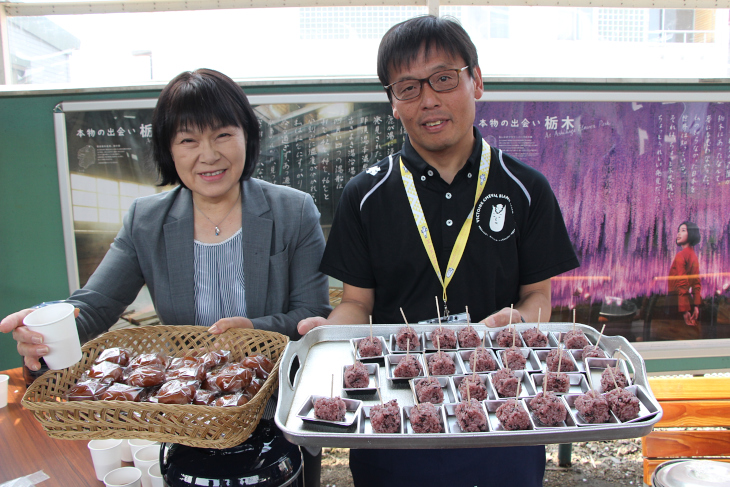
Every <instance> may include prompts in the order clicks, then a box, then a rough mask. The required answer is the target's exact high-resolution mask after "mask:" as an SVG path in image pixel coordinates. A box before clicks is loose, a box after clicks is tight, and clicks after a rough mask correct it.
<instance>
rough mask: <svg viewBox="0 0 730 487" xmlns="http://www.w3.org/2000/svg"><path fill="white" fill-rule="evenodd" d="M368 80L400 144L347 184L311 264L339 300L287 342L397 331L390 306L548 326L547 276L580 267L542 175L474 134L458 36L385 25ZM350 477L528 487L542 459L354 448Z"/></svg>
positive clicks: (476, 85) (415, 315) (470, 89)
mask: <svg viewBox="0 0 730 487" xmlns="http://www.w3.org/2000/svg"><path fill="white" fill-rule="evenodd" d="M378 77H379V78H380V81H381V82H382V83H383V86H384V87H385V89H386V91H387V92H388V97H389V99H390V102H391V105H392V108H393V115H394V116H395V118H397V119H399V120H400V121H401V123H402V124H403V126H404V128H405V129H406V132H407V134H408V137H407V139H406V141H405V143H404V145H403V148H402V150H401V151H400V152H399V153H396V154H394V155H393V156H391V157H388V158H386V159H384V160H382V161H380V162H379V163H378V164H376V165H374V166H372V167H370V168H368V170H367V171H366V172H364V173H361V174H359V175H358V176H357V177H355V178H353V180H352V181H350V182H349V183H348V185H347V186H346V188H345V191H344V192H343V195H342V198H341V200H340V203H339V206H338V209H337V213H336V215H335V220H334V222H333V225H332V232H331V233H330V236H329V240H328V242H327V247H326V249H325V254H324V257H323V260H322V264H321V266H320V270H321V271H322V272H324V273H325V274H329V275H330V276H333V277H335V278H337V279H340V280H342V281H343V283H344V292H343V298H342V303H341V304H340V305H338V306H337V307H336V308H335V309H334V310H333V311H332V313H331V314H330V316H329V318H328V319H326V320H325V319H324V318H309V319H306V320H302V321H301V322H300V323H299V332H300V333H306V332H307V331H308V330H310V329H312V328H313V327H315V326H320V325H326V324H353V323H367V322H368V316H369V315H372V317H373V323H400V322H402V318H401V314H400V308H401V307H402V308H403V310H404V312H405V315H406V317H407V318H408V320H409V321H411V322H416V321H419V320H423V319H428V318H434V317H436V314H437V309H436V306H437V303H436V301H434V296H438V306H439V309H438V312H439V313H441V314H442V316H443V314H444V313H446V312H447V310H448V312H454V313H456V312H463V311H464V310H465V307H466V306H468V307H469V311H470V314H471V316H473V317H478V318H479V319H481V322H482V323H484V324H486V325H487V326H490V327H499V326H505V325H507V324H508V322H509V320H510V313H511V314H512V316H511V318H512V322H519V321H520V320H528V321H536V320H537V317H538V310H542V318H543V320H546V319H549V312H550V278H551V277H553V276H555V275H557V274H560V273H562V272H565V271H568V270H570V269H574V268H575V267H577V266H578V265H579V264H578V260H577V258H576V256H575V253H574V252H573V249H572V246H571V243H570V240H569V238H568V235H567V231H566V229H565V224H564V222H563V218H562V215H561V213H560V208H559V207H558V204H557V201H556V199H555V196H554V195H553V192H552V190H551V189H550V186H549V184H548V182H547V180H546V179H545V178H544V176H542V175H541V174H540V173H538V172H537V171H535V170H534V169H532V168H530V167H528V166H526V165H524V164H522V163H520V162H518V161H516V160H515V159H513V158H511V157H510V156H508V155H506V154H503V153H502V152H501V151H499V150H496V149H494V148H491V147H489V145H487V144H486V142H484V141H482V139H481V137H480V136H479V132H478V131H477V130H476V128H474V127H473V124H474V117H475V108H476V107H475V101H476V100H478V99H479V98H480V97H481V95H482V93H483V85H482V79H481V70H480V68H479V64H478V61H477V53H476V48H475V47H474V44H473V43H472V42H471V39H469V36H468V34H467V33H466V32H465V31H464V30H463V28H462V27H461V26H460V25H459V24H457V23H455V22H454V21H452V20H448V19H442V18H437V17H433V16H425V17H418V18H415V19H410V20H408V21H405V22H402V23H400V24H397V25H395V26H394V27H392V28H391V29H390V30H389V31H388V32H387V33H386V34H385V36H384V37H383V40H382V41H381V44H380V49H379V51H378ZM512 304H514V310H511V309H510V305H512ZM405 465H409V467H405V468H404V466H405ZM350 468H351V470H352V473H353V479H354V481H355V485H356V486H372V485H399V486H402V485H428V486H433V485H444V486H446V485H449V486H462V485H463V486H469V487H471V486H475V485H478V486H480V487H482V486H485V485H499V484H507V483H508V484H509V485H515V486H539V485H542V477H543V474H544V468H545V449H544V447H542V446H540V447H518V448H488V449H479V448H472V449H452V450H439V451H433V450H399V451H397V452H396V451H392V450H390V451H388V450H352V451H351V452H350Z"/></svg>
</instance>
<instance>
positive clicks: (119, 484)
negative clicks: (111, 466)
mask: <svg viewBox="0 0 730 487" xmlns="http://www.w3.org/2000/svg"><path fill="white" fill-rule="evenodd" d="M141 478H142V472H141V471H140V470H139V469H138V468H135V467H122V468H117V469H116V470H112V471H111V472H109V473H108V474H106V476H105V477H104V485H106V487H142V483H141V480H140V479H141Z"/></svg>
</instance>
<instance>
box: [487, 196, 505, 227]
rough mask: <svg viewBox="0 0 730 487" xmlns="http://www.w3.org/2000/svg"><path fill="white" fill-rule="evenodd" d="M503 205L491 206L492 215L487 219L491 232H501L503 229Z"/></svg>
mask: <svg viewBox="0 0 730 487" xmlns="http://www.w3.org/2000/svg"><path fill="white" fill-rule="evenodd" d="M504 209H505V205H503V204H501V203H500V204H497V205H494V206H492V215H491V216H490V218H489V229H490V230H491V231H493V232H501V231H502V228H504V214H505V211H504Z"/></svg>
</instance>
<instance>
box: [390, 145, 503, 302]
mask: <svg viewBox="0 0 730 487" xmlns="http://www.w3.org/2000/svg"><path fill="white" fill-rule="evenodd" d="M491 159H492V151H491V150H490V147H489V144H487V142H486V141H485V140H483V139H482V159H481V161H480V163H479V177H478V178H477V190H476V195H474V206H472V208H471V211H469V215H467V217H466V221H465V222H464V225H463V226H462V227H461V231H460V232H459V236H458V237H457V238H456V243H455V244H454V248H453V249H451V256H450V257H449V263H448V266H447V268H446V280H444V277H443V276H442V274H441V268H440V267H439V261H438V258H437V257H436V249H434V246H433V241H432V240H431V237H430V235H431V232H429V230H428V223H426V217H425V216H424V215H423V208H421V202H420V200H419V199H418V193H417V192H416V186H415V184H413V175H412V174H411V172H410V171H409V170H408V169H406V166H405V165H404V164H403V161H402V160H401V158H400V157H399V158H398V162H399V164H400V174H401V176H402V178H403V187H405V189H406V195H407V196H408V201H409V202H410V204H411V212H412V213H413V219H414V220H415V221H416V228H418V233H419V235H421V241H422V242H423V247H424V248H425V249H426V253H427V254H428V258H429V259H430V260H431V265H432V266H433V269H434V270H435V271H436V276H438V279H439V282H440V283H441V286H442V287H443V289H444V295H443V298H444V315H445V316H448V313H449V310H448V308H447V307H446V287H447V286H448V285H449V283H450V282H451V278H452V277H453V276H454V272H455V271H456V268H457V267H458V265H459V261H461V257H462V256H463V255H464V249H465V248H466V242H467V240H468V239H469V232H470V231H471V223H472V221H473V220H474V209H475V208H476V205H477V202H478V201H479V197H480V196H481V195H482V191H483V190H484V187H485V186H486V185H487V178H488V177H489V164H490V162H491Z"/></svg>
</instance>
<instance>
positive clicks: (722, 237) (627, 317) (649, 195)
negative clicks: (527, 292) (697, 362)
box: [476, 102, 730, 341]
mask: <svg viewBox="0 0 730 487" xmlns="http://www.w3.org/2000/svg"><path fill="white" fill-rule="evenodd" d="M728 117H730V107H728V105H726V104H722V103H681V102H678V103H636V102H494V103H492V102H484V103H478V104H477V113H476V124H477V126H478V127H479V130H480V131H481V133H482V135H483V136H484V138H485V139H486V140H487V141H488V142H490V143H492V144H494V145H495V146H496V147H497V148H500V149H502V150H504V151H505V152H508V153H510V154H511V155H513V156H515V157H517V158H518V159H520V160H522V161H523V162H525V163H527V164H529V165H530V166H532V167H535V168H536V169H538V170H539V171H540V172H542V173H543V174H544V175H545V176H546V177H547V179H548V180H549V181H550V184H551V186H552V188H553V190H554V192H555V195H556V197H557V199H558V201H559V203H560V207H561V209H562V211H563V216H564V218H565V222H566V225H567V227H568V231H569V233H570V236H571V241H572V242H573V245H574V247H575V250H576V252H577V254H578V256H579V259H580V261H581V267H580V268H579V269H576V270H575V271H571V272H569V273H567V274H565V275H562V276H558V277H557V278H554V279H553V283H552V284H553V286H552V293H553V307H554V309H553V317H552V320H553V321H556V320H561V321H562V320H564V321H570V320H571V316H572V311H571V310H572V309H573V308H575V309H576V311H577V316H578V318H577V319H578V321H580V322H582V323H587V324H590V325H592V326H594V327H596V328H599V329H600V327H601V325H602V322H603V323H606V325H607V326H606V333H607V334H620V335H624V336H626V337H627V338H628V339H629V340H632V341H634V340H668V339H693V338H727V337H729V336H730V316H729V311H728V297H729V295H730V291H729V290H728V288H730V273H729V272H728V270H729V269H730V265H729V264H730V244H729V243H728V225H729V222H730V145H729V144H728V136H729V133H728V131H727V130H726V128H727V120H728ZM683 222H694V223H695V224H696V225H697V227H698V230H699V234H700V237H701V238H700V240H699V242H698V243H697V244H696V245H693V246H692V250H693V251H694V253H695V254H696V259H695V263H696V264H698V265H695V266H694V267H693V268H692V269H693V270H692V271H691V272H692V273H691V274H689V272H686V270H683V272H681V273H677V272H676V271H675V272H670V268H673V267H677V265H673V264H674V261H675V256H677V254H678V252H679V251H680V250H682V246H681V245H679V238H678V231H679V227H680V225H681V224H682V223H683ZM687 274H689V275H687ZM688 281H689V283H688ZM693 282H694V286H692V285H691V283H693ZM677 288H682V289H684V291H679V292H680V294H681V293H684V295H685V298H686V299H684V302H685V307H689V308H691V309H690V310H689V313H690V315H694V316H697V319H696V322H694V323H691V322H690V324H688V321H687V320H686V319H685V318H684V312H685V311H686V310H684V309H682V310H680V309H679V305H678V303H677V301H678V300H677V298H676V295H675V296H672V294H673V293H672V290H675V291H674V292H675V293H676V289H677ZM688 288H689V290H688V291H687V289H688ZM688 292H689V293H692V295H691V296H688V297H687V293H688ZM698 295H699V296H698ZM680 301H682V299H680Z"/></svg>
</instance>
